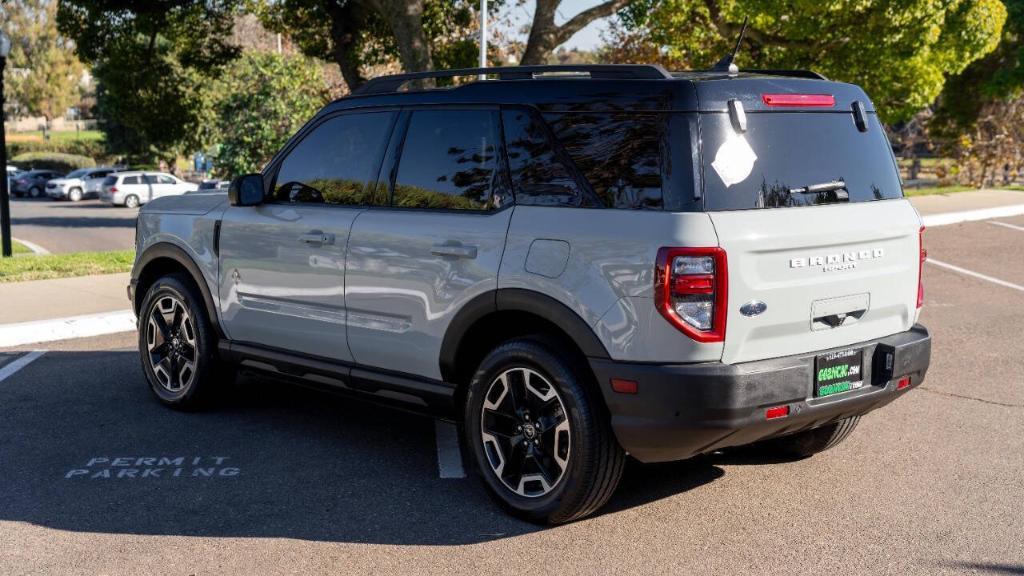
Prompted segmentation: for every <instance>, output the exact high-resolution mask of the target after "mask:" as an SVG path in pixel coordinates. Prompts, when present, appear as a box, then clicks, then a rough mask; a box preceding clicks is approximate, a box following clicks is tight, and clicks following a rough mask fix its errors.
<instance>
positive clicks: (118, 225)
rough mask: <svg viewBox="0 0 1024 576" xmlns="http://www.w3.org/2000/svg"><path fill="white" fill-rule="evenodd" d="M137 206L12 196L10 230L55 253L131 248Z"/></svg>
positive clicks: (16, 236) (133, 244)
mask: <svg viewBox="0 0 1024 576" xmlns="http://www.w3.org/2000/svg"><path fill="white" fill-rule="evenodd" d="M138 214H139V210H138V209H137V208H121V207H114V206H111V205H110V204H107V203H105V202H101V201H99V200H96V199H92V200H82V201H81V202H67V201H63V200H61V201H57V200H51V199H50V198H12V199H11V234H12V235H13V236H14V237H15V238H18V239H21V240H28V241H29V242H32V243H33V244H37V245H39V246H41V247H43V248H44V249H46V250H48V251H49V252H53V253H54V254H57V253H61V252H90V251H104V250H130V249H132V248H134V247H135V219H136V218H137V217H138Z"/></svg>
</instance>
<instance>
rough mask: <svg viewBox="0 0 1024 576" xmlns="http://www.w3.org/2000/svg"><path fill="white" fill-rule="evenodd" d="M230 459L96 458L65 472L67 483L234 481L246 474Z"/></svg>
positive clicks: (225, 457)
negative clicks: (104, 481) (142, 480)
mask: <svg viewBox="0 0 1024 576" xmlns="http://www.w3.org/2000/svg"><path fill="white" fill-rule="evenodd" d="M230 460H231V459H230V458H229V457H227V456H95V457H92V458H89V459H88V460H86V461H85V462H84V463H83V465H81V466H78V467H75V468H71V469H69V470H67V471H66V472H65V473H64V479H65V480H103V479H122V480H123V479H128V480H134V479H148V478H232V477H235V476H238V475H240V474H241V473H242V471H241V469H240V468H238V467H237V466H233V465H232V464H231V463H230Z"/></svg>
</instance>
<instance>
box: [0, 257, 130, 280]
mask: <svg viewBox="0 0 1024 576" xmlns="http://www.w3.org/2000/svg"><path fill="white" fill-rule="evenodd" d="M134 260H135V251H134V250H116V251H112V252H74V253H72V254H48V255H45V256H28V255H24V256H16V257H11V258H0V283H3V282H24V281H25V280H46V279H50V278H68V277H71V276H89V275H92V274H115V273H117V272H128V271H130V270H131V269H132V262H133V261H134Z"/></svg>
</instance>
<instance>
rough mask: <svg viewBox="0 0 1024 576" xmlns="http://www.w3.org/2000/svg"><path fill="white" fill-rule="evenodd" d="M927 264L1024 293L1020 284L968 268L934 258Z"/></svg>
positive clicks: (929, 259)
mask: <svg viewBox="0 0 1024 576" xmlns="http://www.w3.org/2000/svg"><path fill="white" fill-rule="evenodd" d="M927 262H928V263H929V264H934V265H936V266H939V267H941V268H946V269H947V270H952V271H954V272H959V273H961V274H964V275H966V276H972V277H974V278H978V279H979V280H984V281H986V282H991V283H993V284H998V285H1000V286H1005V287H1006V288H1012V289H1014V290H1019V291H1021V292H1024V286H1021V285H1020V284H1014V283H1013V282H1007V281H1006V280H1000V279H999V278H993V277H991V276H986V275H984V274H981V273H978V272H974V271H971V270H968V269H966V268H961V267H959V266H954V265H952V264H947V263H945V262H941V261H939V260H935V259H934V258H928V260H927Z"/></svg>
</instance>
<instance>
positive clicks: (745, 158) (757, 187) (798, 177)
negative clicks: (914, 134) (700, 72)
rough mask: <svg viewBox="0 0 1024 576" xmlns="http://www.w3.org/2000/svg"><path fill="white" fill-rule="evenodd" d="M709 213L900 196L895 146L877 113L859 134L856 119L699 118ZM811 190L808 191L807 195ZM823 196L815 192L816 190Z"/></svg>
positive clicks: (790, 115)
mask: <svg viewBox="0 0 1024 576" xmlns="http://www.w3.org/2000/svg"><path fill="white" fill-rule="evenodd" d="M700 121H701V138H702V140H703V147H702V154H701V156H702V162H703V167H704V196H705V198H704V208H705V210H709V211H714V210H744V209H750V208H785V207H792V206H808V205H814V204H826V203H833V202H837V201H838V202H845V200H844V199H843V196H844V194H843V192H842V191H843V190H845V192H846V193H847V194H848V195H849V202H868V201H872V200H885V199H889V198H899V197H901V196H902V195H903V194H902V191H901V188H900V180H899V174H898V173H897V172H896V166H895V164H894V162H893V157H892V152H891V150H890V148H889V141H888V139H887V138H886V137H885V134H884V132H883V131H882V126H881V124H880V123H879V122H878V120H877V118H876V117H875V115H874V114H868V130H867V131H866V132H861V131H859V130H858V129H857V126H856V125H855V124H854V120H853V114H850V113H835V112H826V113H807V112H803V113H799V112H748V113H747V131H746V132H745V133H743V134H739V133H737V132H736V131H735V130H734V129H733V127H732V123H731V120H730V118H729V115H728V114H724V113H708V114H701V118H700ZM808 189H809V190H808ZM816 190H817V191H816Z"/></svg>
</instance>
